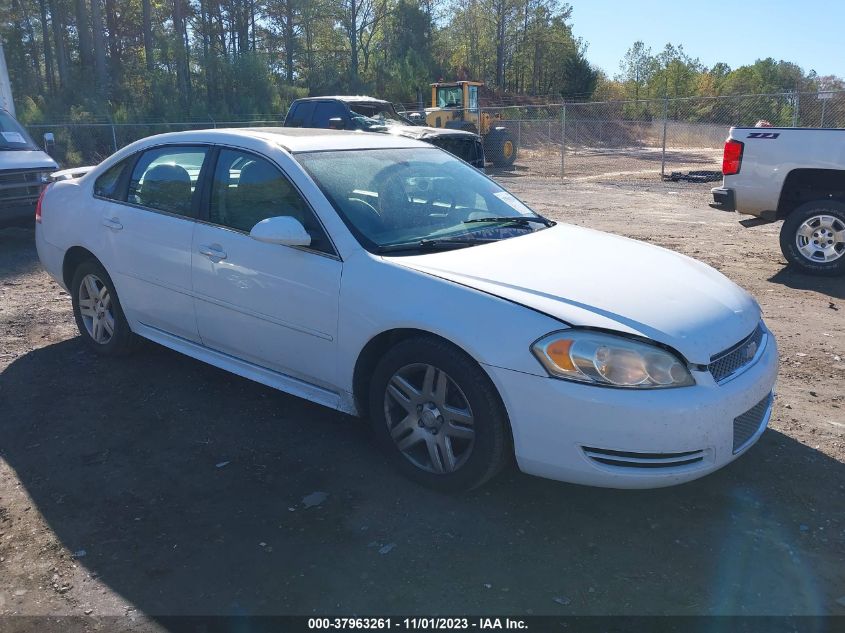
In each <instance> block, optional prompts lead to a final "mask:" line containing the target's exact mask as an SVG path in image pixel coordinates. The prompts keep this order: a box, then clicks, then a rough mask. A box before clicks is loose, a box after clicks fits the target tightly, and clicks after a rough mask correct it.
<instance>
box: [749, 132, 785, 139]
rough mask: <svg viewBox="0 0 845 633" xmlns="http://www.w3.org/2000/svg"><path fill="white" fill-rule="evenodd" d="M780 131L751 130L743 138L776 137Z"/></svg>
mask: <svg viewBox="0 0 845 633" xmlns="http://www.w3.org/2000/svg"><path fill="white" fill-rule="evenodd" d="M778 136H780V132H751V133H750V134H749V135H748V136H746V137H745V138H777V137H778Z"/></svg>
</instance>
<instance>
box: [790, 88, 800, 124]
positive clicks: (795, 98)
mask: <svg viewBox="0 0 845 633" xmlns="http://www.w3.org/2000/svg"><path fill="white" fill-rule="evenodd" d="M800 106H801V96H800V93H799V92H798V91H795V92H793V93H792V127H798V112H799V108H800Z"/></svg>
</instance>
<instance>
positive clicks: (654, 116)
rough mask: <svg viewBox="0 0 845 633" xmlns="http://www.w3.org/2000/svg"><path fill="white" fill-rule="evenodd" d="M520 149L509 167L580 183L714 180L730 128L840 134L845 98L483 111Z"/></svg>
mask: <svg viewBox="0 0 845 633" xmlns="http://www.w3.org/2000/svg"><path fill="white" fill-rule="evenodd" d="M484 112H486V113H488V114H490V115H491V116H492V117H493V118H494V119H495V124H496V125H497V126H503V127H505V128H507V130H508V133H509V135H510V137H511V138H513V139H514V141H515V143H516V145H517V148H518V150H517V152H518V153H517V159H516V161H515V164H514V166H513V168H514V169H515V170H517V171H522V172H526V173H529V174H531V175H535V176H542V177H566V178H572V179H584V180H590V179H594V180H608V179H613V180H631V179H654V178H660V177H665V178H669V179H688V180H701V181H706V180H719V179H720V178H721V161H722V149H723V146H724V142H725V139H726V138H727V135H728V131H729V130H730V128H731V127H732V126H745V127H753V126H754V125H755V124H757V123H758V122H760V121H766V122H768V123H769V124H771V125H772V126H775V127H816V128H818V127H827V128H842V127H845V92H822V93H786V94H783V93H781V94H769V95H741V96H730V97H690V98H683V99H649V100H637V101H607V102H585V103H567V104H559V105H545V106H509V107H496V108H491V107H487V108H484Z"/></svg>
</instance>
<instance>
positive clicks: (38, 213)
mask: <svg viewBox="0 0 845 633" xmlns="http://www.w3.org/2000/svg"><path fill="white" fill-rule="evenodd" d="M48 187H49V185H48ZM45 193H47V187H44V188H43V189H42V190H41V193H40V194H39V196H38V202H37V203H36V205H35V222H36V224H41V201H42V200H44V194H45Z"/></svg>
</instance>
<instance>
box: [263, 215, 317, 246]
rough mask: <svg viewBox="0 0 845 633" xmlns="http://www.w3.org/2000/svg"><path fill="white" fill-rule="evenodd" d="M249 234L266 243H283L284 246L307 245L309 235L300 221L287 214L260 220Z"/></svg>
mask: <svg viewBox="0 0 845 633" xmlns="http://www.w3.org/2000/svg"><path fill="white" fill-rule="evenodd" d="M249 236H250V237H251V238H252V239H254V240H258V241H259V242H265V243H267V244H284V245H285V246H309V245H310V244H311V236H310V235H308V231H306V230H305V227H304V226H302V223H301V222H300V221H299V220H297V219H296V218H292V217H291V216H289V215H280V216H278V217H275V218H267V219H266V220H261V222H259V223H258V224H256V225H255V226H254V227H252V230H251V231H250V232H249Z"/></svg>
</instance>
